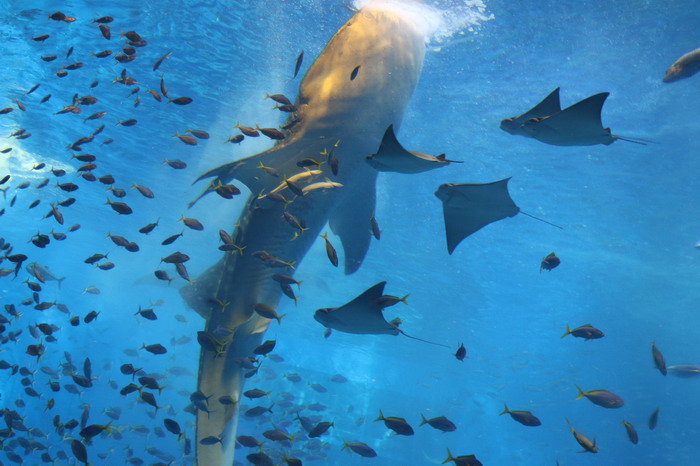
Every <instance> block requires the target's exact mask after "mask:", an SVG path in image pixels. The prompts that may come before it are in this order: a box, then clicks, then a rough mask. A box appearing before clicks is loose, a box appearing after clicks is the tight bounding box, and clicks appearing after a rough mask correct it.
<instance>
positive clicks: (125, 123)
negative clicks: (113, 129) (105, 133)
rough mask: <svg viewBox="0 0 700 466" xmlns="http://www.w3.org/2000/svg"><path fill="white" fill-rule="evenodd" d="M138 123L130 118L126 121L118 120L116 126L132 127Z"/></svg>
mask: <svg viewBox="0 0 700 466" xmlns="http://www.w3.org/2000/svg"><path fill="white" fill-rule="evenodd" d="M136 123H138V121H137V120H136V119H134V118H130V119H128V120H124V121H122V120H119V121H118V122H117V124H116V126H119V125H122V126H134V125H135V124H136Z"/></svg>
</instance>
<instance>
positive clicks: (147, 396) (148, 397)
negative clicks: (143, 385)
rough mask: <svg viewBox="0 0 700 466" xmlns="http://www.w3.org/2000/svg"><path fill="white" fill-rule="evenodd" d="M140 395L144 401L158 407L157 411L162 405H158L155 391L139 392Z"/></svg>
mask: <svg viewBox="0 0 700 466" xmlns="http://www.w3.org/2000/svg"><path fill="white" fill-rule="evenodd" d="M139 397H140V398H141V400H142V401H144V402H145V403H146V404H149V405H151V406H153V407H154V408H155V409H156V412H158V410H159V409H160V406H158V403H157V402H156V397H155V395H154V394H153V393H151V392H141V393H140V394H139Z"/></svg>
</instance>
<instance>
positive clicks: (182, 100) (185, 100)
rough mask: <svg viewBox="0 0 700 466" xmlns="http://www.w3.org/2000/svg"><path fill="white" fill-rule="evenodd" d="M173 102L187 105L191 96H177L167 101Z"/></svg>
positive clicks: (190, 100) (190, 101)
mask: <svg viewBox="0 0 700 466" xmlns="http://www.w3.org/2000/svg"><path fill="white" fill-rule="evenodd" d="M170 102H172V103H174V104H176V105H188V104H191V103H192V98H191V97H178V98H176V99H170V100H168V103H170Z"/></svg>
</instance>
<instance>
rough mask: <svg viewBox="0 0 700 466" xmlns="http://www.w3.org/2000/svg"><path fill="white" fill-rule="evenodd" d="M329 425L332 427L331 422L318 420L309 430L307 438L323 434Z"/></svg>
mask: <svg viewBox="0 0 700 466" xmlns="http://www.w3.org/2000/svg"><path fill="white" fill-rule="evenodd" d="M331 427H333V423H332V422H325V421H324V422H319V423H318V424H316V425H315V426H314V428H313V429H311V431H310V432H309V438H318V437H320V436H321V435H323V434H325V433H326V432H327V431H328V429H330V428H331Z"/></svg>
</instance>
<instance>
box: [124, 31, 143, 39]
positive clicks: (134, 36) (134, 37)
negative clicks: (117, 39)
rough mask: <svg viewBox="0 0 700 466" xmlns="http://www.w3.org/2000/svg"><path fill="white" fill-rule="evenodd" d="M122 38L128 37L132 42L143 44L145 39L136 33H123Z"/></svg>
mask: <svg viewBox="0 0 700 466" xmlns="http://www.w3.org/2000/svg"><path fill="white" fill-rule="evenodd" d="M122 37H126V38H127V39H129V40H130V41H131V42H141V41H143V39H142V38H141V36H140V35H139V34H138V33H137V32H136V31H126V32H122Z"/></svg>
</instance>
